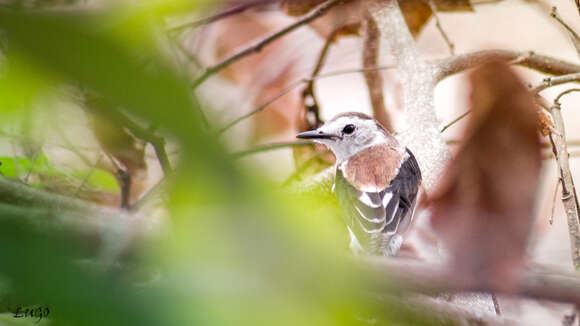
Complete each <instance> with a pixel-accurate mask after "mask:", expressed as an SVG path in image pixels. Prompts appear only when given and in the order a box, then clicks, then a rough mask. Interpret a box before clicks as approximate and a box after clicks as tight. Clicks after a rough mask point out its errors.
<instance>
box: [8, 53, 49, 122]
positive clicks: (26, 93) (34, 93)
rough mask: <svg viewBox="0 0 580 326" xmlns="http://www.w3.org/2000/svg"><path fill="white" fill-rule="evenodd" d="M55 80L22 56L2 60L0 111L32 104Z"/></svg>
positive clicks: (12, 109)
mask: <svg viewBox="0 0 580 326" xmlns="http://www.w3.org/2000/svg"><path fill="white" fill-rule="evenodd" d="M51 85H54V80H53V79H52V78H50V77H49V74H47V73H46V72H44V71H40V70H39V69H37V67H36V66H35V65H33V64H31V63H30V62H28V61H26V60H24V58H23V57H22V56H14V57H10V58H8V59H5V60H2V72H1V73H0V112H2V113H3V114H9V113H12V112H14V111H15V110H18V109H22V108H25V107H28V106H30V105H31V104H32V103H33V102H34V100H35V99H36V98H37V97H38V96H39V95H40V94H41V93H43V92H45V91H46V90H48V89H49V87H50V86H51Z"/></svg>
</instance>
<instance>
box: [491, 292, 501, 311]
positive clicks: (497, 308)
mask: <svg viewBox="0 0 580 326" xmlns="http://www.w3.org/2000/svg"><path fill="white" fill-rule="evenodd" d="M491 301H493V309H494V310H495V314H496V315H498V316H501V308H500V305H499V300H498V299H497V294H495V292H492V293H491Z"/></svg>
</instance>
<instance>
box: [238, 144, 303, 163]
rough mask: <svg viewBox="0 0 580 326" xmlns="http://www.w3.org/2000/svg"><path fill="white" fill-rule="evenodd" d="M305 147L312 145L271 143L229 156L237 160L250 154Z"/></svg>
mask: <svg viewBox="0 0 580 326" xmlns="http://www.w3.org/2000/svg"><path fill="white" fill-rule="evenodd" d="M306 145H312V143H311V142H300V141H296V142H281V143H272V144H266V145H261V146H258V147H255V148H251V149H248V150H245V151H241V152H236V153H233V154H232V155H231V156H232V159H239V158H242V157H244V156H248V155H252V154H258V153H263V152H268V151H273V150H278V149H283V148H288V147H297V146H306Z"/></svg>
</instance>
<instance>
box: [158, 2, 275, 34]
mask: <svg viewBox="0 0 580 326" xmlns="http://www.w3.org/2000/svg"><path fill="white" fill-rule="evenodd" d="M271 2H272V0H257V1H250V2H246V3H243V4H241V5H238V6H234V7H232V8H229V9H226V10H224V11H222V12H219V13H217V14H214V15H211V16H208V17H204V18H201V19H197V20H193V21H189V22H184V23H180V24H177V25H175V26H170V27H168V28H167V31H168V32H176V31H180V30H182V29H185V28H190V27H191V28H197V27H199V26H202V25H207V24H211V23H213V22H216V21H218V20H221V19H224V18H227V17H230V16H233V15H237V14H241V13H243V12H244V11H246V10H248V9H251V8H254V7H259V6H262V5H265V4H268V3H271Z"/></svg>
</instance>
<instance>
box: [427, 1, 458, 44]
mask: <svg viewBox="0 0 580 326" xmlns="http://www.w3.org/2000/svg"><path fill="white" fill-rule="evenodd" d="M427 2H428V4H429V6H430V7H431V12H432V13H433V18H434V19H435V27H437V30H439V33H441V36H442V37H443V39H444V40H445V43H446V44H447V47H449V52H450V53H451V55H455V44H453V42H451V40H450V39H449V36H448V35H447V33H446V32H445V30H444V29H443V26H441V22H440V21H439V15H438V13H437V7H436V6H435V2H434V1H433V0H428V1H427Z"/></svg>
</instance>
